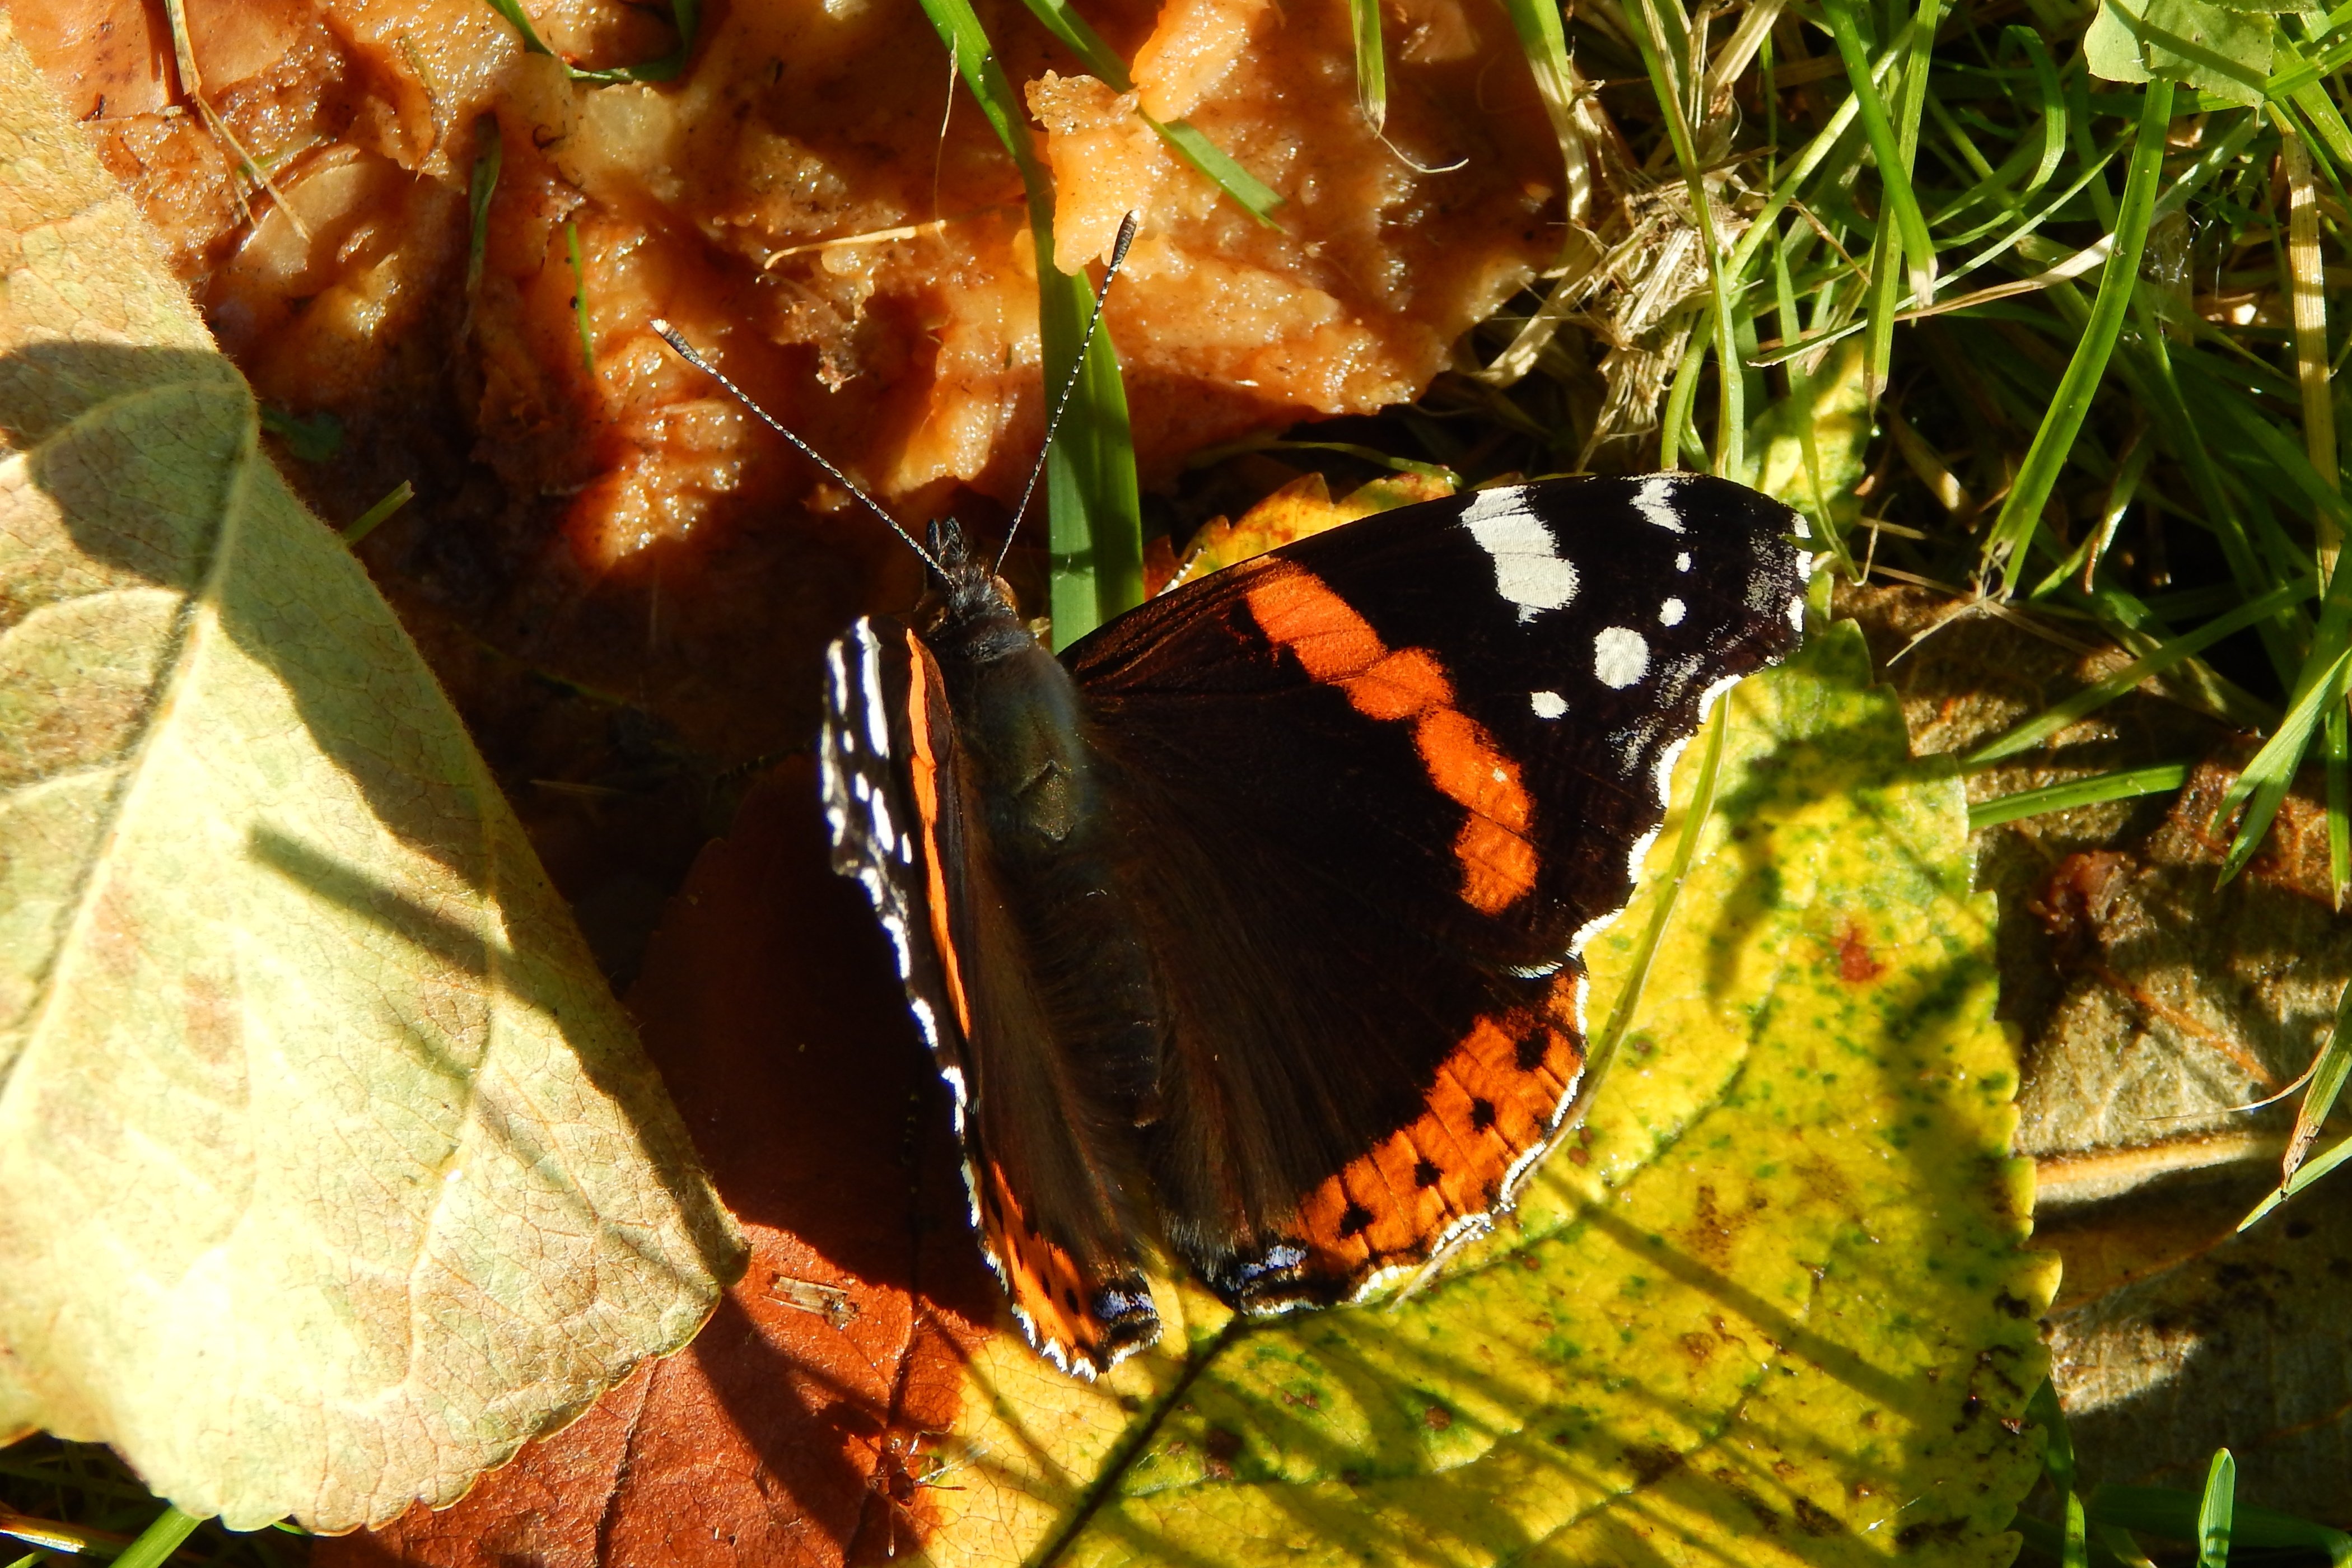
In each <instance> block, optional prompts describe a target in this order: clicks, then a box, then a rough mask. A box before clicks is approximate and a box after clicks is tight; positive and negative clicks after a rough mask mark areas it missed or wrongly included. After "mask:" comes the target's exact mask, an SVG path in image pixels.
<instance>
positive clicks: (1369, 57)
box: [1348, 0, 1389, 132]
mask: <svg viewBox="0 0 2352 1568" xmlns="http://www.w3.org/2000/svg"><path fill="white" fill-rule="evenodd" d="M1348 21H1349V30H1350V31H1351V32H1352V33H1353V34H1354V35H1355V39H1356V108H1357V109H1358V110H1359V111H1360V112H1361V113H1362V115H1363V117H1364V122H1365V123H1366V124H1368V125H1370V127H1371V128H1372V129H1373V131H1375V132H1379V131H1383V130H1385V129H1386V128H1387V126H1388V122H1389V67H1388V58H1387V55H1386V54H1385V52H1384V51H1383V50H1382V48H1381V0H1348Z"/></svg>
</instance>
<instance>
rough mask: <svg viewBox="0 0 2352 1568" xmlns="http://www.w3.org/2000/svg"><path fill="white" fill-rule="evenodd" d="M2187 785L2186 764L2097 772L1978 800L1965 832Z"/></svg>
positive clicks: (2165, 791)
mask: <svg viewBox="0 0 2352 1568" xmlns="http://www.w3.org/2000/svg"><path fill="white" fill-rule="evenodd" d="M2188 782H2189V764H2188V763H2158V764H2157V765H2155V766H2153V767H2146V768H2126V769H2125V770H2123V771H2122V772H2120V773H2100V774H2098V775H2097V776H2096V777H2094V778H2087V779H2074V780H2073V781H2071V782H2069V783H2066V784H2048V785H2045V786H2043V787H2042V788H2041V789H2029V790H2020V791H2019V792H2018V793H2017V794H2015V795H2001V796H2000V797H1999V798H1998V799H1995V800H1986V801H1979V802H1978V803H1977V804H1976V805H1971V806H1969V832H1971V833H1973V832H1975V831H1976V830H1978V829H1979V828H1982V827H1995V826H2000V824H2001V823H2004V822H2015V821H2017V820H2019V819H2020V818H2021V817H2028V816H2042V814H2043V813H2045V812H2052V811H2072V810H2074V808H2075V807H2076V806H2078V805H2103V804H2105V802H2107V801H2111V800H2130V799H2132V798H2133V797H2135V796H2137V795H2163V794H2166V793H2167V792H2168V791H2171V790H2177V789H2179V788H2180V787H2181V786H2182V785H2183V784H2187V783H2188Z"/></svg>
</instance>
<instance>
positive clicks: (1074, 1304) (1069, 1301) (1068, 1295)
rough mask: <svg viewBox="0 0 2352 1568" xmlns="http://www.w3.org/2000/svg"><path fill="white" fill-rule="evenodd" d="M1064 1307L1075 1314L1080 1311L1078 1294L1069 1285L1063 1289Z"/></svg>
mask: <svg viewBox="0 0 2352 1568" xmlns="http://www.w3.org/2000/svg"><path fill="white" fill-rule="evenodd" d="M1062 1305H1064V1306H1065V1307H1067V1308H1068V1309H1069V1310H1071V1311H1073V1312H1075V1311H1076V1310H1078V1293H1077V1292H1076V1290H1073V1289H1070V1288H1069V1287H1068V1286H1067V1285H1065V1286H1063V1287H1062Z"/></svg>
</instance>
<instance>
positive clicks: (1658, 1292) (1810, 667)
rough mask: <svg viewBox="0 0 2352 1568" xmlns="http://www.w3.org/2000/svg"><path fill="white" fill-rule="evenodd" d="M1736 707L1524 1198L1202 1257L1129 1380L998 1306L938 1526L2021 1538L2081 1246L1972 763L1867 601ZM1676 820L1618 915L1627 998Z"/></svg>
mask: <svg viewBox="0 0 2352 1568" xmlns="http://www.w3.org/2000/svg"><path fill="white" fill-rule="evenodd" d="M1728 722H1729V725H1730V728H1729V731H1728V732H1727V744H1726V748H1725V751H1724V758H1723V763H1722V769H1721V773H1720V775H1719V782H1718V789H1717V795H1716V809H1715V811H1714V813H1713V814H1712V815H1711V816H1710V817H1709V819H1708V820H1707V822H1706V825H1705V828H1704V833H1703V837H1702V839H1701V841H1700V855H1701V858H1700V859H1699V861H1698V863H1697V864H1696V866H1695V867H1694V868H1693V870H1692V873H1691V876H1690V878H1689V880H1688V882H1687V883H1686V885H1685V888H1684V889H1683V892H1682V894H1681V897H1680V900H1679V901H1678V902H1677V904H1676V906H1675V910H1674V911H1673V914H1672V918H1671V921H1670V923H1669V925H1668V926H1667V928H1666V934H1665V937H1664V944H1663V946H1662V948H1661V951H1660V953H1659V956H1658V959H1657V962H1656V964H1655V966H1654V968H1653V970H1652V971H1651V973H1650V975H1649V978H1648V981H1647V983H1646V984H1645V986H1644V988H1643V994H1642V995H1641V997H1640V1000H1639V1005H1638V1007H1637V1009H1636V1011H1635V1012H1634V1014H1633V1023H1632V1028H1631V1032H1630V1033H1629V1035H1628V1037H1627V1038H1626V1042H1625V1046H1624V1047H1623V1049H1622V1051H1621V1053H1620V1054H1619V1057H1618V1058H1617V1061H1616V1064H1615V1066H1614V1068H1612V1072H1611V1075H1610V1077H1609V1079H1608V1080H1607V1081H1606V1084H1605V1086H1604V1087H1603V1088H1602V1089H1601V1092H1600V1095H1599V1097H1598V1100H1597V1102H1596V1103H1595V1105H1594V1108H1593V1110H1592V1112H1591V1119H1590V1121H1589V1122H1588V1123H1587V1126H1586V1128H1585V1130H1584V1131H1583V1132H1582V1133H1581V1134H1580V1135H1579V1136H1577V1137H1576V1138H1574V1139H1573V1140H1572V1141H1571V1142H1570V1144H1569V1145H1568V1146H1567V1147H1565V1148H1564V1149H1562V1150H1561V1151H1559V1152H1558V1153H1556V1154H1555V1155H1554V1156H1553V1158H1552V1159H1551V1161H1550V1162H1549V1163H1548V1165H1547V1166H1546V1167H1545V1168H1544V1170H1543V1171H1542V1173H1540V1174H1539V1175H1538V1178H1537V1179H1536V1181H1535V1182H1534V1183H1533V1184H1532V1185H1531V1186H1530V1188H1529V1189H1528V1192H1527V1193H1526V1194H1525V1195H1524V1196H1523V1198H1522V1201H1521V1203H1520V1205H1519V1206H1518V1208H1517V1212H1516V1214H1515V1215H1513V1216H1511V1217H1510V1218H1509V1219H1507V1220H1506V1221H1505V1223H1504V1224H1503V1225H1502V1226H1501V1227H1500V1228H1499V1230H1498V1231H1497V1232H1496V1234H1494V1235H1493V1236H1491V1237H1487V1238H1486V1239H1485V1240H1484V1241H1482V1242H1480V1243H1478V1244H1476V1245H1475V1246H1474V1247H1472V1248H1470V1249H1468V1250H1467V1251H1465V1253H1463V1254H1461V1255H1457V1257H1456V1258H1454V1259H1453V1260H1452V1261H1451V1262H1450V1263H1449V1265H1448V1266H1447V1267H1446V1268H1445V1269H1444V1271H1443V1273H1442V1274H1441V1275H1439V1276H1438V1277H1437V1278H1436V1279H1434V1280H1433V1282H1431V1283H1429V1284H1427V1285H1426V1286H1425V1288H1423V1289H1419V1290H1418V1291H1415V1292H1410V1293H1408V1294H1407V1295H1406V1296H1405V1297H1404V1299H1402V1300H1391V1301H1389V1302H1387V1303H1385V1304H1374V1305H1371V1306H1368V1307H1364V1308H1359V1309H1355V1310H1339V1311H1331V1312H1325V1313H1319V1314H1314V1315H1309V1316H1304V1317H1300V1318H1297V1319H1293V1320H1285V1321H1276V1322H1272V1323H1261V1324H1255V1325H1244V1324H1240V1323H1236V1322H1234V1321H1232V1320H1231V1319H1230V1318H1227V1317H1226V1316H1225V1315H1224V1314H1223V1312H1222V1310H1220V1309H1218V1308H1217V1307H1216V1306H1215V1305H1214V1303H1213V1302H1210V1301H1208V1300H1205V1299H1204V1298H1202V1296H1200V1295H1199V1294H1198V1293H1197V1292H1195V1291H1192V1290H1189V1289H1183V1288H1181V1287H1179V1288H1177V1289H1173V1290H1171V1291H1170V1292H1168V1293H1167V1295H1164V1296H1163V1302H1167V1301H1169V1300H1170V1299H1171V1297H1172V1299H1173V1304H1174V1305H1175V1306H1176V1307H1177V1309H1178V1310H1176V1311H1173V1312H1171V1314H1170V1318H1171V1334H1170V1336H1169V1341H1168V1346H1169V1347H1172V1348H1163V1350H1162V1351H1161V1352H1155V1353H1153V1354H1150V1355H1145V1356H1139V1357H1137V1358H1135V1359H1134V1360H1133V1361H1131V1362H1129V1363H1127V1364H1125V1365H1123V1366H1122V1367H1120V1368H1119V1369H1118V1371H1117V1372H1116V1373H1114V1374H1113V1375H1112V1376H1111V1377H1110V1378H1108V1380H1106V1382H1105V1383H1104V1384H1099V1385H1093V1386H1086V1385H1080V1384H1073V1383H1070V1382H1069V1381H1067V1380H1066V1379H1063V1378H1061V1377H1060V1376H1059V1374H1057V1373H1054V1372H1052V1371H1051V1370H1050V1369H1048V1368H1045V1366H1043V1365H1042V1364H1041V1363H1038V1362H1037V1360H1036V1358H1035V1357H1034V1355H1032V1354H1031V1353H1030V1352H1028V1351H1027V1350H1026V1349H1025V1348H1024V1346H1023V1345H1022V1343H1021V1342H1020V1340H1019V1339H1018V1337H1017V1335H1013V1334H1010V1333H1008V1334H1004V1335H1000V1336H999V1337H998V1338H997V1339H996V1340H994V1341H992V1342H990V1343H989V1344H988V1345H987V1346H985V1347H983V1349H982V1352H981V1353H979V1354H978V1355H977V1356H976V1357H975V1358H974V1359H973V1361H972V1362H971V1365H970V1369H969V1373H968V1376H969V1379H970V1386H969V1388H968V1390H967V1393H966V1395H965V1398H964V1407H963V1415H962V1416H961V1419H960V1421H959V1423H958V1427H957V1430H956V1431H955V1432H954V1434H953V1435H952V1436H950V1437H948V1438H946V1439H944V1440H942V1441H941V1442H940V1444H939V1445H938V1447H937V1448H936V1452H935V1458H936V1463H937V1468H936V1470H935V1472H934V1473H935V1474H936V1475H937V1476H938V1477H939V1478H940V1481H941V1484H940V1488H939V1489H937V1490H935V1491H932V1492H930V1493H929V1494H928V1496H929V1501H930V1504H931V1506H934V1507H936V1508H937V1510H938V1512H939V1523H938V1525H937V1527H936V1528H935V1529H934V1530H933V1531H931V1532H930V1534H929V1539H928V1541H927V1543H926V1550H927V1551H928V1552H929V1556H930V1557H931V1558H932V1559H933V1560H934V1561H938V1562H942V1563H994V1562H1009V1561H1030V1562H1052V1563H1068V1564H1092V1563H1105V1564H1108V1563H1122V1564H1130V1563H1171V1564H1174V1563H1227V1564H1252V1563H1276V1562H1279V1563H1309V1564H1322V1563H1329V1564H1335V1565H1336V1564H1339V1563H1402V1562H1414V1563H1463V1564H1474V1563H1475V1564H1485V1563H1558V1564H1592V1565H1595V1568H1598V1565H1601V1564H1617V1563H1694V1564H1696V1563H1708V1564H1719V1563H1727V1562H1734V1563H1792V1564H1793V1563H1806V1564H1811V1565H1816V1568H1818V1565H1821V1564H1832V1563H1878V1562H1888V1561H1901V1562H1904V1563H1933V1564H1979V1563H1980V1564H2000V1563H2007V1562H2008V1561H2009V1560H2010V1558H2011V1554H2012V1553H2013V1552H2014V1550H2015V1545H2016V1538H2015V1537H2013V1536H2011V1535H2008V1534H2006V1533H2005V1527H2006V1525H2007V1523H2008V1521H2009V1518H2010V1514H2011V1510H2012V1508H2013V1506H2014V1504H2015V1503H2016V1501H2017V1500H2018V1499H2019V1498H2021V1496H2022V1495H2023V1494H2024V1492H2025V1490H2026V1489H2027V1488H2028V1487H2029V1486H2030V1485H2031V1484H2032V1481H2033V1479H2034V1478H2035V1476H2036V1475H2037V1474H2038V1469H2039V1445H2038V1440H2037V1438H2036V1436H2035V1434H2034V1432H2033V1431H2032V1428H2031V1427H2030V1426H2023V1425H2022V1424H2021V1420H2020V1417H2021V1415H2022V1412H2023V1410H2024V1406H2025V1401H2026V1398H2027V1395H2028V1394H2029V1393H2030V1392H2031V1391H2032V1389H2033V1387H2034V1386H2035V1385H2036V1384H2038V1383H2039V1382H2040V1381H2041V1379H2042V1375H2043V1360H2042V1350H2041V1347H2040V1343H2039V1341H2038V1338H2037V1335H2036V1331H2035V1328H2034V1321H2035V1319H2036V1318H2037V1317H2038V1316H2039V1314H2040V1312H2041V1310H2042V1307H2043V1306H2044V1305H2045V1304H2046V1303H2047V1301H2048V1300H2049V1297H2050V1292H2051V1289H2052V1288H2053V1285H2054V1282H2055V1268H2054V1264H2053V1261H2052V1260H2051V1259H2050V1258H2048V1257H2046V1256H2045V1255H2042V1254H2037V1253H2033V1252H2030V1251H2027V1250H2025V1248H2024V1242H2025V1237H2026V1234H2027V1230H2028V1219H2027V1214H2028V1210H2029V1209H2030V1206H2031V1174H2030V1167H2028V1166H2026V1165H2024V1164H2023V1163H2021V1162H2017V1161H2014V1160H2012V1159H2011V1158H2009V1156H2008V1153H2007V1150H2008V1144H2009V1138H2010V1133H2011V1127H2012V1125H2013V1123H2014V1120H2015V1113H2014V1111H2013V1109H2012V1107H2011V1099H2012V1096H2013V1094H2014V1092H2015V1089H2016V1068H2015V1064H2014V1062H2013V1060H2012V1058H2011V1050H2010V1047H2009V1046H2008V1044H2007V1042H2006V1040H2005V1037H2004V1036H2003V1034H2002V1032H2001V1030H2000V1028H1999V1027H1998V1026H1996V1025H1995V1023H1994V1022H1993V1017H1992V1003H1993V989H1994V975H1993V971H1992V967H1991V956H1990V943H1991V932H1992V919H1993V912H1992V910H1991V909H1990V900H1988V899H1985V898H1980V897H1977V896H1974V895H1972V894H1971V893H1970V892H1969V852H1968V821H1967V805H1966V801H1965V799H1964V797H1963V795H1962V792H1961V788H1960V784H1959V783H1958V779H1957V778H1956V777H1954V776H1953V775H1952V774H1951V773H1950V772H1949V770H1948V768H1944V767H1937V766H1930V765H1927V764H1922V763H1914V762H1913V761H1912V760H1911V759H1910V757H1909V752H1908V747H1907V743H1906V737H1905V732H1904V729H1903V723H1902V720H1901V717H1900V715H1899V712H1898V711H1897V710H1896V706H1895V701H1894V700H1893V698H1892V696H1891V695H1890V694H1889V693H1887V692H1885V690H1883V689H1878V688H1875V687H1874V686H1872V685H1871V683H1870V668H1869V661H1868V658H1867V655H1866V654H1865V652H1864V647H1863V644H1862V639H1861V637H1860V636H1859V635H1858V634H1857V633H1856V632H1855V631H1854V629H1853V626H1851V625H1843V624H1842V625H1839V626H1835V627H1832V628H1831V629H1830V630H1829V631H1828V632H1827V633H1826V634H1822V635H1818V636H1817V637H1816V639H1815V640H1814V641H1813V642H1812V643H1811V645H1810V646H1809V647H1808V648H1807V650H1806V651H1805V652H1804V653H1803V654H1802V655H1801V656H1800V657H1799V658H1797V659H1796V660H1794V661H1793V662H1792V663H1791V664H1790V666H1788V667H1787V668H1782V669H1780V670H1778V671H1774V672H1772V673H1769V674H1768V675H1765V676H1762V677H1759V678H1758V679H1753V680H1750V681H1748V682H1747V683H1746V684H1745V685H1743V686H1741V687H1740V688H1738V689H1737V691H1736V692H1735V693H1734V694H1733V696H1732V697H1731V698H1730V699H1729V720H1728ZM1703 750H1704V748H1699V747H1694V748H1692V751H1691V754H1689V755H1687V756H1685V760H1684V763H1683V764H1682V766H1681V769H1680V771H1679V773H1677V784H1676V795H1677V799H1687V798H1688V797H1689V795H1690V792H1691V789H1692V784H1693V774H1694V771H1695V769H1696V767H1697V766H1698V765H1699V764H1698V762H1697V758H1698V755H1699V753H1700V752H1702V751H1703ZM1677 809H1678V811H1679V807H1678V808H1677ZM1680 832H1681V826H1680V821H1679V817H1678V816H1676V817H1670V818H1669V820H1668V823H1667V825H1666V828H1665V831H1664V834H1663V835H1662V836H1661V837H1660V839H1659V841H1658V843H1657V845H1656V846H1655V847H1654V849H1653V851H1652V854H1651V858H1650V861H1649V869H1650V875H1649V877H1648V878H1646V879H1645V881H1644V890H1643V893H1642V894H1641V895H1640V897H1639V898H1638V899H1637V900H1636V901H1635V904H1634V906H1633V909H1632V910H1630V911H1629V912H1628V913H1627V915H1626V916H1625V917H1624V918H1622V919H1621V920H1620V921H1618V922H1617V923H1616V924H1615V925H1614V926H1612V927H1611V928H1610V929H1609V931H1606V932H1605V933H1603V934H1602V935H1601V937H1600V938H1598V939H1597V940H1596V941H1595V942H1593V943H1592V944H1591V947H1590V948H1589V950H1588V954H1589V957H1590V960H1591V966H1592V970H1593V974H1594V979H1595V987H1594V993H1595V994H1594V995H1593V997H1592V1001H1591V1009H1590V1016H1591V1017H1592V1018H1593V1019H1595V1020H1598V1019H1600V1018H1603V1017H1606V1016H1609V1014H1610V1011H1611V1009H1612V1006H1613V1005H1614V999H1615V994H1616V992H1617V989H1618V987H1619V986H1620V985H1621V984H1622V981H1623V977H1624V974H1625V973H1626V971H1627V968H1628V966H1629V964H1630V963H1631V961H1632V957H1633V952H1634V950H1635V948H1636V947H1637V945H1638V942H1639V941H1640V937H1641V933H1643V931H1645V930H1646V928H1647V925H1648V922H1649V917H1650V913H1651V911H1652V910H1653V908H1654V900H1656V899H1657V898H1658V897H1659V896H1660V895H1659V889H1658V880H1659V879H1658V872H1659V871H1660V870H1661V868H1664V866H1665V865H1666V863H1667V861H1668V860H1669V859H1670V858H1671V857H1672V854H1673V851H1674V847H1675V842H1676V837H1677V835H1678V834H1679V833H1680ZM950 1474H952V1477H953V1479H952V1483H951V1484H950V1482H949V1480H948V1479H947V1478H948V1477H949V1476H950Z"/></svg>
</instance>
